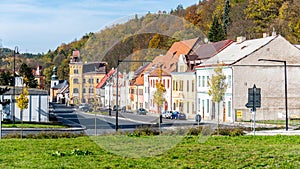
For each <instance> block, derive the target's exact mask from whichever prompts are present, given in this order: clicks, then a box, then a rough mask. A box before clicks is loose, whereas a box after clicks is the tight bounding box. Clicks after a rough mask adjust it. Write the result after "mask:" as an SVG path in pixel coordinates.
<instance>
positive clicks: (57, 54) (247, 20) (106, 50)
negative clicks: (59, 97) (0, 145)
mask: <svg viewBox="0 0 300 169" xmlns="http://www.w3.org/2000/svg"><path fill="white" fill-rule="evenodd" d="M299 16H300V0H209V1H208V0H207V1H205V0H203V1H199V3H198V4H195V5H192V6H189V7H187V8H184V7H183V6H181V5H178V7H177V8H176V9H174V10H171V11H158V12H157V13H156V14H151V13H148V14H146V15H144V16H138V15H135V16H133V17H132V18H131V19H129V20H128V21H125V22H124V21H123V22H122V23H119V24H114V25H111V26H107V27H106V28H105V29H103V30H100V31H99V32H95V33H89V34H86V35H84V36H83V37H82V38H81V39H79V40H75V41H73V42H71V43H69V44H62V45H61V46H59V47H57V49H55V50H54V51H50V50H49V52H48V53H47V54H45V55H43V56H36V57H35V58H34V59H35V62H31V63H35V64H41V65H42V66H43V67H44V68H45V70H44V73H45V75H46V76H47V79H48V81H49V80H50V76H51V70H52V67H53V66H54V65H55V66H57V67H58V76H59V78H60V79H68V63H69V59H70V56H71V54H72V51H73V50H80V52H81V56H82V58H83V60H84V61H107V62H108V63H109V66H110V67H115V66H116V63H117V60H118V59H123V58H125V57H131V58H132V59H148V60H151V59H153V58H154V57H155V56H157V55H159V54H164V53H165V52H166V51H167V50H168V49H169V47H170V46H171V45H172V44H173V43H174V42H175V41H180V40H185V39H191V38H195V37H199V36H200V37H201V38H202V39H203V40H204V39H205V37H208V39H209V40H210V41H217V40H220V39H226V38H228V39H233V40H235V39H236V37H237V36H246V37H247V39H252V38H259V37H262V34H263V33H269V34H271V32H272V31H273V30H275V31H276V32H277V34H281V35H282V36H284V37H285V38H286V39H287V40H289V41H290V42H291V43H294V44H300V18H299ZM213 21H214V22H213ZM101 24H102V23H99V27H101V26H103V25H101ZM30 66H33V65H30ZM33 67H35V66H33ZM137 67H138V65H137V64H133V65H132V67H131V69H135V68H137Z"/></svg>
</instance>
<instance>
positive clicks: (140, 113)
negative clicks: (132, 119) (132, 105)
mask: <svg viewBox="0 0 300 169" xmlns="http://www.w3.org/2000/svg"><path fill="white" fill-rule="evenodd" d="M147 113H148V112H147V110H146V109H144V108H139V109H138V110H137V112H136V114H138V115H146V114H147Z"/></svg>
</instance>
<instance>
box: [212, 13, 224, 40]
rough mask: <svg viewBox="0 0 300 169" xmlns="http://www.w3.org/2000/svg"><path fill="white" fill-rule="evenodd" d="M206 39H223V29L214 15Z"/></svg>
mask: <svg viewBox="0 0 300 169" xmlns="http://www.w3.org/2000/svg"><path fill="white" fill-rule="evenodd" d="M208 40H209V41H211V42H218V41H221V40H225V35H224V31H223V28H222V25H221V24H220V23H219V18H218V17H216V16H214V19H213V22H212V24H211V27H210V30H209V33H208Z"/></svg>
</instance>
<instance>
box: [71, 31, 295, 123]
mask: <svg viewBox="0 0 300 169" xmlns="http://www.w3.org/2000/svg"><path fill="white" fill-rule="evenodd" d="M259 59H267V60H268V59H269V60H277V61H285V62H286V63H287V65H286V67H287V80H288V93H287V94H288V107H289V109H288V112H289V115H292V114H295V115H299V114H300V111H299V108H300V104H299V101H298V100H299V98H300V91H299V90H300V89H299V87H298V86H299V84H300V80H299V78H298V74H299V73H300V65H299V62H300V50H299V48H298V47H297V46H296V45H293V44H291V43H289V42H288V41H287V40H286V39H285V38H284V37H282V36H281V35H276V34H275V33H273V35H272V36H265V37H263V38H259V39H251V40H246V39H245V38H244V37H238V38H237V40H236V41H232V40H224V41H220V42H215V43H205V42H204V40H203V39H201V38H195V39H190V40H185V41H180V42H175V43H174V44H173V45H172V46H171V48H170V49H169V50H168V51H167V53H166V54H165V55H160V56H157V57H155V59H154V60H153V61H152V62H151V63H145V64H144V65H143V66H141V67H140V68H139V69H138V70H136V71H135V72H131V73H130V72H129V73H124V72H121V71H117V69H112V70H110V71H108V70H107V64H106V63H105V62H97V63H82V62H81V59H80V54H79V51H76V52H75V53H73V57H72V59H71V61H70V79H69V81H70V87H69V91H70V92H69V98H68V99H67V100H70V103H74V104H75V103H76V104H77V103H78V104H79V103H88V102H90V101H91V100H96V101H97V103H98V106H99V107H105V106H113V105H118V106H119V107H124V106H125V107H126V108H127V109H131V110H133V111H134V110H137V109H138V108H141V107H142V108H145V109H147V110H148V111H150V112H152V113H160V112H157V110H158V108H157V107H156V104H155V103H154V92H155V91H156V83H158V82H159V81H161V82H162V83H163V84H164V86H165V88H166V93H165V94H164V98H165V102H164V103H163V106H162V109H161V110H160V111H163V110H179V111H181V112H183V113H186V114H187V116H188V117H194V116H195V115H196V114H200V115H201V116H202V117H203V118H204V119H205V120H217V119H220V120H222V121H226V122H234V121H238V120H251V118H252V112H251V111H250V110H249V109H248V108H246V107H245V104H246V103H247V91H248V88H251V87H253V85H254V84H255V85H256V86H257V87H258V88H261V100H262V105H261V108H260V109H257V119H258V120H271V119H275V120H276V119H284V118H285V113H284V110H285V109H284V108H285V100H284V78H285V77H284V65H283V64H282V62H268V61H259ZM218 63H223V64H222V65H221V66H222V71H223V74H224V75H225V76H226V83H227V89H226V92H225V95H224V99H223V101H222V103H221V104H220V105H219V104H216V103H214V102H213V101H212V98H211V96H209V95H208V90H209V86H208V81H209V80H210V79H211V77H212V75H214V73H215V72H214V68H216V67H217V66H220V64H218ZM87 69H89V71H87ZM160 71H161V72H162V73H161V76H159V72H160ZM117 72H119V73H118V75H117ZM117 78H118V80H117ZM117 81H118V84H117ZM117 90H118V92H117ZM117 100H118V103H117V102H116V101H117ZM218 109H220V110H221V111H220V113H219V114H218V113H217V110H218Z"/></svg>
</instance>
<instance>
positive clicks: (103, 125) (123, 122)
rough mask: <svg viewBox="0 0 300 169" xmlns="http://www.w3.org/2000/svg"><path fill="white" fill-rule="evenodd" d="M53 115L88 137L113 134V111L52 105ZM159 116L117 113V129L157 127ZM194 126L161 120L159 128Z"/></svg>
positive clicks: (180, 121) (181, 122)
mask: <svg viewBox="0 0 300 169" xmlns="http://www.w3.org/2000/svg"><path fill="white" fill-rule="evenodd" d="M53 108H54V111H53V114H54V115H55V116H56V118H57V120H58V121H60V122H62V123H64V124H66V125H69V126H71V127H82V128H85V129H86V130H85V132H86V133H87V134H88V135H95V134H101V133H110V132H115V131H116V130H115V128H116V117H115V114H116V112H115V111H112V115H111V116H108V115H102V114H96V115H95V114H91V113H86V112H82V111H78V110H76V109H75V108H71V107H66V106H65V105H60V104H54V106H53ZM158 124H159V116H158V115H156V114H147V115H137V114H134V113H122V112H121V111H118V129H119V130H120V131H128V130H134V129H136V128H139V127H143V126H151V127H158ZM190 125H195V123H194V122H193V121H188V120H170V119H163V121H162V124H161V127H163V128H167V127H173V126H190Z"/></svg>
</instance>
